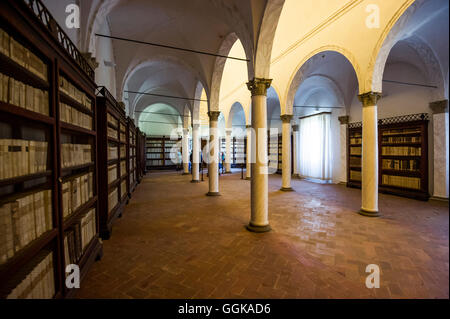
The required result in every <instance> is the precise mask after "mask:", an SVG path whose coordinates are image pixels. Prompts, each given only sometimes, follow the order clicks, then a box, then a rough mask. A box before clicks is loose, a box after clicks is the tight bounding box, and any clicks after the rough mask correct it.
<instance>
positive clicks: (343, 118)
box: [338, 115, 350, 125]
mask: <svg viewBox="0 0 450 319" xmlns="http://www.w3.org/2000/svg"><path fill="white" fill-rule="evenodd" d="M338 120H339V122H340V123H341V125H345V124H348V122H349V121H350V116H348V115H345V116H339V117H338Z"/></svg>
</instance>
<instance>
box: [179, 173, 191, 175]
mask: <svg viewBox="0 0 450 319" xmlns="http://www.w3.org/2000/svg"><path fill="white" fill-rule="evenodd" d="M181 175H191V173H183V174H181Z"/></svg>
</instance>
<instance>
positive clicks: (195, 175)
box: [192, 124, 201, 183]
mask: <svg viewBox="0 0 450 319" xmlns="http://www.w3.org/2000/svg"><path fill="white" fill-rule="evenodd" d="M199 129H200V125H199V124H194V125H193V126H192V182H193V183H198V182H199V167H200V152H201V150H200V139H199Z"/></svg>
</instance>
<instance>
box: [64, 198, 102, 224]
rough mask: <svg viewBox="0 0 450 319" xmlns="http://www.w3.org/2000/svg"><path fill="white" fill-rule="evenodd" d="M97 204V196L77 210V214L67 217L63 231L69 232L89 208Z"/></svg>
mask: <svg viewBox="0 0 450 319" xmlns="http://www.w3.org/2000/svg"><path fill="white" fill-rule="evenodd" d="M96 202H97V196H94V197H93V198H91V199H89V200H88V201H87V202H86V203H84V204H83V205H81V206H80V207H78V208H77V210H76V211H75V212H73V213H72V214H70V215H69V216H67V217H66V218H65V219H64V221H63V229H64V230H67V229H68V228H69V227H71V226H72V225H73V224H74V223H75V222H76V221H77V220H78V219H79V218H80V217H81V215H83V214H84V213H86V212H87V211H88V210H89V208H91V207H92V206H93V205H94V204H95V203H96Z"/></svg>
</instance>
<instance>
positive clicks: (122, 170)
mask: <svg viewBox="0 0 450 319" xmlns="http://www.w3.org/2000/svg"><path fill="white" fill-rule="evenodd" d="M120 173H121V174H122V176H124V175H125V174H126V173H127V162H126V161H121V162H120Z"/></svg>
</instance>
